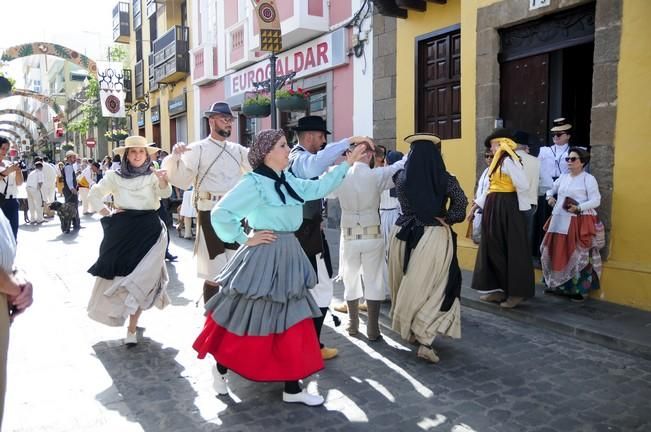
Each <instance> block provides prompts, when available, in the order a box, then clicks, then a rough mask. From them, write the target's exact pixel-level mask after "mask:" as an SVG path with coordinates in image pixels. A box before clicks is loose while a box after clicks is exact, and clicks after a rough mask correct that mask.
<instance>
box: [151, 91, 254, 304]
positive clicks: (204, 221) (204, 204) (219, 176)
mask: <svg viewBox="0 0 651 432" xmlns="http://www.w3.org/2000/svg"><path fill="white" fill-rule="evenodd" d="M204 114H205V116H206V117H207V118H208V123H209V125H210V135H209V136H208V137H206V138H205V139H202V140H201V141H196V142H193V143H191V144H188V145H186V144H185V143H181V142H179V143H177V144H176V145H174V147H173V149H172V154H170V155H169V156H167V157H166V158H165V159H164V160H163V163H162V169H164V170H167V173H168V178H169V181H170V183H171V184H172V185H174V186H176V187H178V188H180V189H183V190H187V189H189V188H190V186H193V188H194V191H195V193H194V203H193V204H194V207H195V209H196V210H197V236H196V241H195V245H194V252H195V254H196V256H197V276H198V277H200V278H201V279H203V280H204V286H203V294H204V295H203V297H204V302H207V301H208V300H209V299H210V297H212V296H213V295H215V294H216V293H217V291H218V290H219V287H218V286H217V285H216V284H215V283H214V282H213V280H214V278H215V277H216V276H217V275H218V274H219V272H220V271H221V270H222V268H223V267H224V265H226V263H227V262H228V260H229V259H230V258H231V257H232V256H233V255H234V254H235V251H236V250H237V248H238V245H237V244H236V243H233V244H229V243H224V242H222V241H221V240H220V239H219V237H217V234H216V233H215V231H214V230H213V228H212V224H211V222H210V211H211V210H212V209H213V207H214V206H215V205H217V202H219V200H220V199H221V198H222V196H223V195H224V194H226V192H228V191H229V190H230V189H231V188H232V187H233V186H235V185H236V184H237V182H238V181H239V180H240V178H241V176H242V174H243V173H244V172H246V171H250V170H251V166H250V165H249V161H248V159H247V157H248V154H249V149H247V148H246V147H244V146H242V145H240V144H237V143H235V142H231V141H228V140H227V138H228V137H230V135H231V131H232V124H233V120H234V119H235V118H234V117H233V113H232V112H231V109H230V107H229V106H228V104H227V103H226V102H215V103H214V104H213V105H212V106H211V108H210V110H208V111H206V112H205V113H204Z"/></svg>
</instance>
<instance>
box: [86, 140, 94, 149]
mask: <svg viewBox="0 0 651 432" xmlns="http://www.w3.org/2000/svg"><path fill="white" fill-rule="evenodd" d="M96 145H97V141H95V138H86V147H88V148H91V149H92V148H94V147H95V146H96Z"/></svg>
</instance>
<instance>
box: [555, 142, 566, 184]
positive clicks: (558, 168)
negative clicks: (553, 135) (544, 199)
mask: <svg viewBox="0 0 651 432" xmlns="http://www.w3.org/2000/svg"><path fill="white" fill-rule="evenodd" d="M555 147H556V145H555V144H554V146H553V147H552V149H551V150H552V153H553V154H554V162H556V170H557V171H554V174H556V173H558V175H553V176H552V180H556V179H557V178H559V177H560V176H561V174H563V171H562V170H561V160H563V156H564V155H565V154H566V153H567V152H568V150H569V149H570V146H569V145H568V146H567V147H566V148H565V149H564V150H563V151H562V152H561V154H560V155H559V156H558V157H557V156H556V150H555Z"/></svg>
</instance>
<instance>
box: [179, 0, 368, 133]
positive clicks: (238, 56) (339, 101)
mask: <svg viewBox="0 0 651 432" xmlns="http://www.w3.org/2000/svg"><path fill="white" fill-rule="evenodd" d="M196 1H197V3H198V4H197V6H195V7H194V8H193V9H194V10H195V13H194V16H193V19H194V25H193V26H192V28H193V29H194V31H193V37H192V42H193V45H192V49H191V65H192V81H193V91H194V92H195V99H194V100H195V104H196V106H195V112H198V113H203V112H204V111H205V110H206V109H207V108H208V107H209V106H210V105H211V104H212V103H213V102H215V101H217V100H225V101H227V102H228V103H229V104H230V105H231V108H232V109H233V111H234V113H235V114H236V115H237V117H238V121H237V122H236V124H235V125H234V134H233V136H232V138H231V139H233V140H234V141H239V142H241V143H242V144H250V143H251V140H252V138H253V136H254V135H255V133H256V132H257V131H259V130H261V129H264V128H268V127H270V126H271V118H270V117H266V118H258V119H250V118H247V117H246V116H244V115H242V114H241V107H242V104H243V102H244V99H245V97H246V95H247V93H248V92H252V91H254V90H255V86H254V84H253V83H254V82H260V81H263V80H266V79H269V76H270V70H271V66H270V62H269V53H266V52H260V51H259V48H260V37H259V30H258V26H257V20H256V18H255V13H254V12H255V11H254V9H253V6H252V4H251V1H250V0H196ZM369 4H370V2H365V1H363V0H338V1H335V2H333V1H328V0H276V8H277V11H278V15H279V17H280V19H281V29H282V35H283V51H282V52H280V53H278V54H277V57H278V61H277V64H276V73H277V75H284V74H287V73H290V72H295V73H296V75H295V77H294V79H293V87H294V89H296V88H299V87H300V88H302V89H305V90H307V91H309V92H310V101H309V107H308V110H307V112H304V113H279V114H278V125H279V127H282V128H283V129H285V130H286V131H290V130H291V128H292V127H293V126H294V125H295V124H296V122H297V121H298V118H299V117H302V116H303V115H306V114H310V115H320V116H322V117H324V118H325V119H326V121H327V124H328V128H329V130H330V131H332V132H333V136H334V138H335V139H338V138H340V137H346V136H350V135H353V134H365V135H371V133H372V130H373V119H372V113H373V96H372V95H373V93H372V88H373V87H372V77H373V69H372V57H373V56H372V47H371V46H370V43H371V42H370V41H371V40H372V37H371V35H370V34H369V33H370V31H371V15H372V14H371V13H370V11H368V7H369ZM360 9H362V12H363V14H365V16H366V17H368V19H366V20H365V21H364V20H362V23H361V25H358V26H354V27H347V26H346V24H348V23H349V22H350V21H351V20H352V19H353V18H354V17H355V16H357V15H358V11H360ZM367 11H368V12H369V13H366V12H367ZM355 46H357V49H355V50H353V49H352V48H353V47H355ZM197 96H198V97H197ZM196 117H197V118H196V119H195V124H194V127H195V128H196V134H197V135H196V136H206V135H207V133H208V131H207V123H206V121H205V120H204V119H203V118H201V117H200V116H196ZM289 138H290V140H291V139H292V138H293V137H292V136H291V133H290V134H289Z"/></svg>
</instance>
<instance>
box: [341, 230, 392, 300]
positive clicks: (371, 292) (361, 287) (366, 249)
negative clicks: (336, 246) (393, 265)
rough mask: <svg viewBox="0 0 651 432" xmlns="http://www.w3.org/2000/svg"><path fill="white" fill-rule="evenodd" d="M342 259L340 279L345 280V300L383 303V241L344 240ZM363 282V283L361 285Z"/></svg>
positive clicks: (379, 239)
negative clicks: (362, 298)
mask: <svg viewBox="0 0 651 432" xmlns="http://www.w3.org/2000/svg"><path fill="white" fill-rule="evenodd" d="M341 250H342V252H343V260H342V271H341V275H342V279H343V281H344V300H346V301H350V300H356V299H359V298H361V297H365V298H366V299H367V300H377V301H382V300H384V299H385V298H386V294H385V289H384V286H385V284H386V281H385V270H384V269H385V267H386V266H387V264H386V261H385V260H384V240H383V239H382V237H380V238H377V239H364V240H344V243H343V247H342V248H341ZM362 279H363V282H362Z"/></svg>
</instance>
